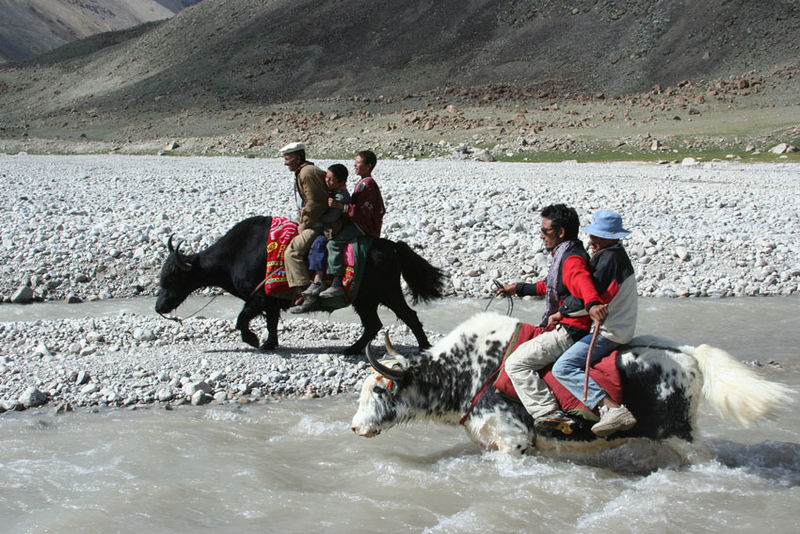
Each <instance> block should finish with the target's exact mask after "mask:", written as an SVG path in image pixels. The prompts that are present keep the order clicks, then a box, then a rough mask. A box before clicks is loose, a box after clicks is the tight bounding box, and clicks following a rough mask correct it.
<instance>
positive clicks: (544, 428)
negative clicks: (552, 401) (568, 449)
mask: <svg viewBox="0 0 800 534" xmlns="http://www.w3.org/2000/svg"><path fill="white" fill-rule="evenodd" d="M574 424H575V419H573V418H572V417H570V416H568V415H567V414H565V413H564V412H562V411H561V410H554V411H552V412H550V413H549V414H547V415H543V416H541V417H537V418H535V419H534V420H533V427H534V428H535V429H536V432H537V433H539V434H553V433H555V432H560V433H561V434H565V435H570V434H572V425H574Z"/></svg>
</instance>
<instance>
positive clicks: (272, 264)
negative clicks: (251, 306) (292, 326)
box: [264, 217, 297, 295]
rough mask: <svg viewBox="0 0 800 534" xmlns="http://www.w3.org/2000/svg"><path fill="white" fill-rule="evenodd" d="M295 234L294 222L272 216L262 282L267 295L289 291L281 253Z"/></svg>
mask: <svg viewBox="0 0 800 534" xmlns="http://www.w3.org/2000/svg"><path fill="white" fill-rule="evenodd" d="M296 235H297V223H296V222H294V221H290V220H289V219H287V218H286V217H273V218H272V223H271V224H270V227H269V237H268V239H267V276H266V281H265V282H264V291H265V292H266V293H267V295H275V294H277V293H286V292H287V291H289V282H287V281H286V269H285V268H284V266H283V253H284V252H285V251H286V247H287V246H289V243H290V242H291V240H292V239H294V236H296Z"/></svg>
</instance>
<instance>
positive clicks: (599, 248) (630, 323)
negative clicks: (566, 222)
mask: <svg viewBox="0 0 800 534" xmlns="http://www.w3.org/2000/svg"><path fill="white" fill-rule="evenodd" d="M581 230H582V231H584V232H585V233H587V234H589V245H590V248H591V251H592V257H591V265H592V267H593V272H592V280H593V281H594V284H595V287H596V288H597V293H598V294H599V295H600V301H599V302H595V301H593V302H581V301H578V300H577V299H572V300H569V301H565V302H564V304H563V305H562V307H561V308H560V309H559V315H561V316H570V317H574V316H576V315H585V314H587V313H588V310H590V309H592V308H593V307H594V306H595V305H597V304H601V305H602V313H600V314H598V315H599V316H600V320H598V321H596V322H595V326H594V328H595V330H597V329H599V332H598V335H597V337H596V340H595V344H594V348H593V349H592V355H591V358H592V359H591V364H594V363H596V362H598V361H600V360H601V359H603V358H604V357H605V356H607V355H608V354H609V353H611V351H613V350H614V349H615V348H617V347H618V346H620V345H622V344H623V343H627V342H629V341H630V340H631V339H632V338H633V333H634V330H635V328H636V315H637V298H638V295H637V290H636V276H635V275H634V272H633V265H632V264H631V260H630V258H629V257H628V254H627V252H625V248H624V247H623V246H622V243H621V242H620V240H621V239H622V238H624V237H626V236H628V235H629V234H630V232H629V231H628V230H626V229H624V228H623V227H622V217H621V216H620V215H619V214H618V213H616V212H613V211H610V210H598V211H597V212H595V214H594V222H592V224H590V225H588V226H583V227H581ZM592 337H593V336H592V335H591V334H587V335H586V336H584V337H583V338H582V339H580V340H579V341H577V342H576V343H575V344H574V345H572V346H571V347H570V348H568V349H567V350H566V351H565V352H564V354H562V355H561V357H560V358H558V360H557V361H556V363H555V364H554V365H553V376H554V377H555V378H556V379H558V381H559V382H561V384H562V385H563V386H564V387H566V388H567V389H568V390H569V391H570V393H572V394H573V395H574V396H575V398H577V399H583V395H584V385H585V384H586V382H585V378H586V376H585V367H586V358H587V357H588V355H589V347H590V346H591V343H592ZM584 404H585V405H586V406H587V407H588V408H589V409H592V410H594V409H595V408H597V409H598V411H599V415H600V420H599V421H598V422H597V423H596V424H595V425H594V426H592V432H594V433H595V434H596V435H598V436H608V435H611V434H613V433H615V432H620V431H624V430H628V429H630V428H632V427H633V426H634V425H635V424H636V418H635V417H634V415H633V414H632V413H631V412H630V410H628V409H627V408H626V407H625V406H624V405H621V404H619V403H617V402H616V401H614V400H613V399H612V398H611V397H609V395H608V394H607V393H606V392H605V391H604V390H603V389H602V388H601V387H600V386H599V385H598V384H597V382H595V381H594V380H593V379H592V378H591V377H590V378H589V379H588V384H587V385H586V400H585V401H584Z"/></svg>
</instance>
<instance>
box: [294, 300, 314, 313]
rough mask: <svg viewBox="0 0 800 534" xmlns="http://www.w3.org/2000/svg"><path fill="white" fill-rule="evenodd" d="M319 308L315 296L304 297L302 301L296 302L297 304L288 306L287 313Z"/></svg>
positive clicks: (304, 311)
mask: <svg viewBox="0 0 800 534" xmlns="http://www.w3.org/2000/svg"><path fill="white" fill-rule="evenodd" d="M317 308H319V301H318V300H317V299H316V298H315V297H306V298H304V299H303V302H301V303H300V304H298V305H297V306H292V307H291V308H289V313H293V314H299V313H306V312H310V311H313V310H316V309H317Z"/></svg>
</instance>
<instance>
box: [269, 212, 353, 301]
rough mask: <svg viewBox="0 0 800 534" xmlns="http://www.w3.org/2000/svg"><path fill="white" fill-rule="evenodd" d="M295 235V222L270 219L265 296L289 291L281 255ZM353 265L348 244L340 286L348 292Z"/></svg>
mask: <svg viewBox="0 0 800 534" xmlns="http://www.w3.org/2000/svg"><path fill="white" fill-rule="evenodd" d="M297 233H298V232H297V223H296V222H294V221H290V220H289V219H287V218H286V217H272V222H271V223H270V227H269V235H268V236H267V275H266V279H265V282H264V291H265V292H266V293H267V295H272V296H276V295H279V294H281V293H287V292H288V291H289V283H288V282H287V281H286V269H285V268H284V265H283V254H284V253H285V252H286V247H288V246H289V242H290V241H291V240H292V239H293V238H294V236H296V235H297ZM355 263H356V261H355V253H354V252H353V244H352V243H348V244H347V248H346V249H345V253H344V264H345V273H344V277H343V278H342V285H343V286H344V289H345V291H348V292H349V291H350V290H351V289H353V285H354V284H353V280H354V274H355V267H354V266H355Z"/></svg>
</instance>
